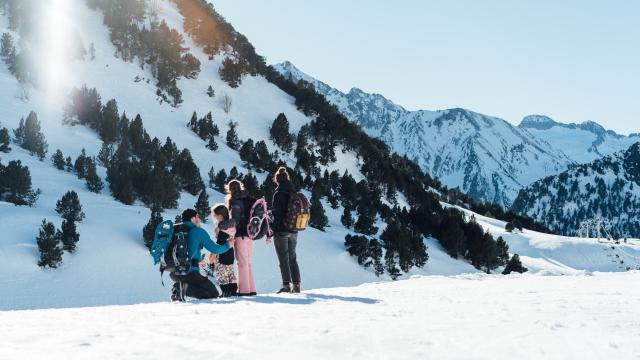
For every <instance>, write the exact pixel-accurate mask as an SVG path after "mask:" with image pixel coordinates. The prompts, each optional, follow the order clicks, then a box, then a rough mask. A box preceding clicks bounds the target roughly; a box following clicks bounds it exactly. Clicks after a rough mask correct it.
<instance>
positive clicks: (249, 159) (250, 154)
mask: <svg viewBox="0 0 640 360" xmlns="http://www.w3.org/2000/svg"><path fill="white" fill-rule="evenodd" d="M255 153H256V149H255V148H254V146H253V139H248V140H247V141H245V142H244V143H243V144H242V146H241V147H240V151H239V155H240V160H242V161H244V163H245V166H246V167H247V168H252V165H253V164H254V163H255Z"/></svg>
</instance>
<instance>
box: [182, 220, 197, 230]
mask: <svg viewBox="0 0 640 360" xmlns="http://www.w3.org/2000/svg"><path fill="white" fill-rule="evenodd" d="M182 225H184V226H186V227H187V229H189V230H191V229H193V228H195V227H196V226H195V225H194V224H193V223H192V222H191V221H183V222H182Z"/></svg>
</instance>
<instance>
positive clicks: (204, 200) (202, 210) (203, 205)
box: [195, 189, 211, 223]
mask: <svg viewBox="0 0 640 360" xmlns="http://www.w3.org/2000/svg"><path fill="white" fill-rule="evenodd" d="M195 209H196V211H197V212H198V214H199V215H200V219H202V222H203V223H206V222H207V218H208V217H209V215H210V214H211V207H210V206H209V194H207V190H206V189H203V190H202V191H201V192H200V195H199V196H198V201H197V202H196V206H195Z"/></svg>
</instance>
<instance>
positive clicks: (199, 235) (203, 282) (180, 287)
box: [170, 209, 233, 301]
mask: <svg viewBox="0 0 640 360" xmlns="http://www.w3.org/2000/svg"><path fill="white" fill-rule="evenodd" d="M182 224H183V225H184V226H186V227H187V228H188V232H189V235H188V238H187V252H188V255H189V258H190V259H191V270H190V271H189V273H187V275H184V276H180V275H176V274H171V275H170V276H171V280H173V281H174V284H173V288H172V291H171V300H172V301H184V298H185V296H188V297H192V298H196V299H214V298H217V297H218V296H220V294H219V293H218V290H217V289H216V287H215V285H213V283H211V281H209V279H208V278H207V277H205V276H203V275H201V274H200V268H199V263H200V261H201V260H202V253H201V250H202V248H205V249H207V250H209V251H210V252H211V253H214V254H222V253H226V252H227V251H229V249H231V248H232V247H233V239H230V240H229V241H228V242H227V243H226V244H224V245H218V244H216V243H215V242H213V240H211V237H209V234H208V233H207V232H206V231H205V230H204V229H202V228H201V226H202V220H201V219H200V216H199V215H198V212H197V211H195V210H193V209H187V210H185V211H184V212H183V213H182Z"/></svg>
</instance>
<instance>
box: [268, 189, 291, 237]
mask: <svg viewBox="0 0 640 360" xmlns="http://www.w3.org/2000/svg"><path fill="white" fill-rule="evenodd" d="M292 193H293V185H292V184H291V182H290V181H286V182H283V183H282V184H280V185H278V187H277V188H276V191H275V192H274V193H273V202H272V204H271V214H272V216H273V226H272V229H273V231H274V232H276V233H279V232H286V233H292V234H294V233H297V231H291V230H289V229H287V227H286V226H285V219H286V216H287V210H288V208H289V199H290V198H291V194H292Z"/></svg>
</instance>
